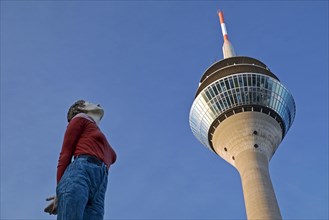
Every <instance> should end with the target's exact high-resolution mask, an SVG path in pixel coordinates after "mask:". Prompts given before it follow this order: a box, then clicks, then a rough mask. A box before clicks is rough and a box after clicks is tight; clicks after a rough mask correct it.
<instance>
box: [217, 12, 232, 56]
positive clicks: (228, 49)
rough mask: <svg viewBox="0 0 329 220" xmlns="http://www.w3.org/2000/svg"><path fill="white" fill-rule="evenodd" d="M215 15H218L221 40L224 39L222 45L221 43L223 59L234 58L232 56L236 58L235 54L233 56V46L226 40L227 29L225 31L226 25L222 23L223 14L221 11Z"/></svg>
mask: <svg viewBox="0 0 329 220" xmlns="http://www.w3.org/2000/svg"><path fill="white" fill-rule="evenodd" d="M217 13H218V17H219V21H220V26H221V28H222V33H223V38H224V43H223V55H224V59H225V58H229V57H234V56H236V54H235V51H234V48H233V45H232V44H231V42H230V41H229V40H228V34H227V29H226V25H225V22H224V13H223V12H222V11H218V12H217Z"/></svg>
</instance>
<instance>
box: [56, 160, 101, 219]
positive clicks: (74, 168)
mask: <svg viewBox="0 0 329 220" xmlns="http://www.w3.org/2000/svg"><path fill="white" fill-rule="evenodd" d="M106 187H107V167H106V165H105V164H102V165H97V164H94V163H91V162H88V161H87V158H77V159H76V160H74V161H73V162H72V163H71V164H70V165H69V166H68V167H67V168H66V170H65V172H64V175H63V176H62V178H61V180H60V182H59V183H58V185H57V188H56V194H57V204H58V207H57V220H102V219H103V216H104V199H105V192H106Z"/></svg>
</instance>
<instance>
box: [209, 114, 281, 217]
mask: <svg viewBox="0 0 329 220" xmlns="http://www.w3.org/2000/svg"><path fill="white" fill-rule="evenodd" d="M281 138H282V132H281V127H280V126H279V124H278V123H277V122H276V121H275V120H274V119H273V118H272V117H270V116H268V115H266V114H263V113H260V112H245V113H243V114H236V115H234V116H232V117H230V118H228V119H227V120H225V121H223V123H221V124H220V125H219V126H218V127H217V129H216V131H215V133H214V136H213V139H212V141H213V145H214V149H215V151H216V153H217V154H218V155H220V156H221V157H222V158H223V159H225V160H226V161H228V162H229V163H231V164H232V165H233V166H234V167H235V168H236V169H237V170H238V172H239V174H240V177H241V181H242V187H243V194H244V200H245V206H246V212H247V217H248V219H281V214H280V210H279V206H278V203H277V200H276V196H275V193H274V189H273V186H272V182H271V178H270V174H269V166H268V165H269V160H270V159H271V157H272V155H273V153H274V152H275V150H276V149H277V147H278V145H279V143H280V141H281Z"/></svg>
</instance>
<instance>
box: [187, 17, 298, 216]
mask: <svg viewBox="0 0 329 220" xmlns="http://www.w3.org/2000/svg"><path fill="white" fill-rule="evenodd" d="M218 15H219V19H220V25H221V28H222V33H223V38H224V44H223V54H224V59H223V60H220V61H218V62H216V63H214V64H213V65H212V66H210V67H209V68H208V69H207V70H206V72H205V73H204V74H203V76H202V77H201V80H200V83H199V87H198V89H197V92H196V95H195V99H194V102H193V104H192V107H191V111H190V115H189V122H190V127H191V129H192V132H193V134H194V135H195V137H196V138H197V139H198V140H199V141H200V142H201V143H202V144H203V145H204V146H206V147H207V148H209V149H210V150H211V151H213V152H214V153H216V154H218V155H219V156H220V157H222V158H223V159H224V160H226V161H227V162H228V163H230V164H231V165H232V166H234V167H235V168H236V169H237V170H238V172H239V174H240V177H241V182H242V187H243V194H244V201H245V206H246V213H247V218H248V219H282V217H281V213H280V209H279V206H278V203H277V200H276V197H275V193H274V189H273V185H272V182H271V178H270V174H269V168H268V167H269V161H270V160H271V158H272V156H273V155H274V153H275V151H276V150H277V148H278V146H279V144H280V143H281V141H282V139H283V138H284V136H285V135H286V134H287V132H288V130H289V128H290V127H291V125H292V123H293V121H294V118H295V112H296V107H295V101H294V99H293V97H292V95H291V93H290V92H289V91H288V90H287V89H286V87H285V86H284V85H283V84H281V82H280V80H279V79H278V77H276V76H275V75H274V73H272V72H271V71H270V69H269V68H268V67H267V66H266V65H265V64H264V63H262V62H261V61H259V60H257V59H254V58H251V57H246V56H237V55H236V53H235V51H234V49H233V46H232V44H231V43H230V41H229V39H228V35H227V30H226V26H225V23H224V16H223V12H221V11H219V12H218Z"/></svg>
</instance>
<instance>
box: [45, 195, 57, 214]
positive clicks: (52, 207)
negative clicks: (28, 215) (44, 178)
mask: <svg viewBox="0 0 329 220" xmlns="http://www.w3.org/2000/svg"><path fill="white" fill-rule="evenodd" d="M51 200H53V201H52V202H51V203H50V204H49V205H48V206H47V207H46V208H45V210H44V211H45V212H47V213H49V215H57V198H56V196H51V197H49V198H47V199H46V201H51Z"/></svg>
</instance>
